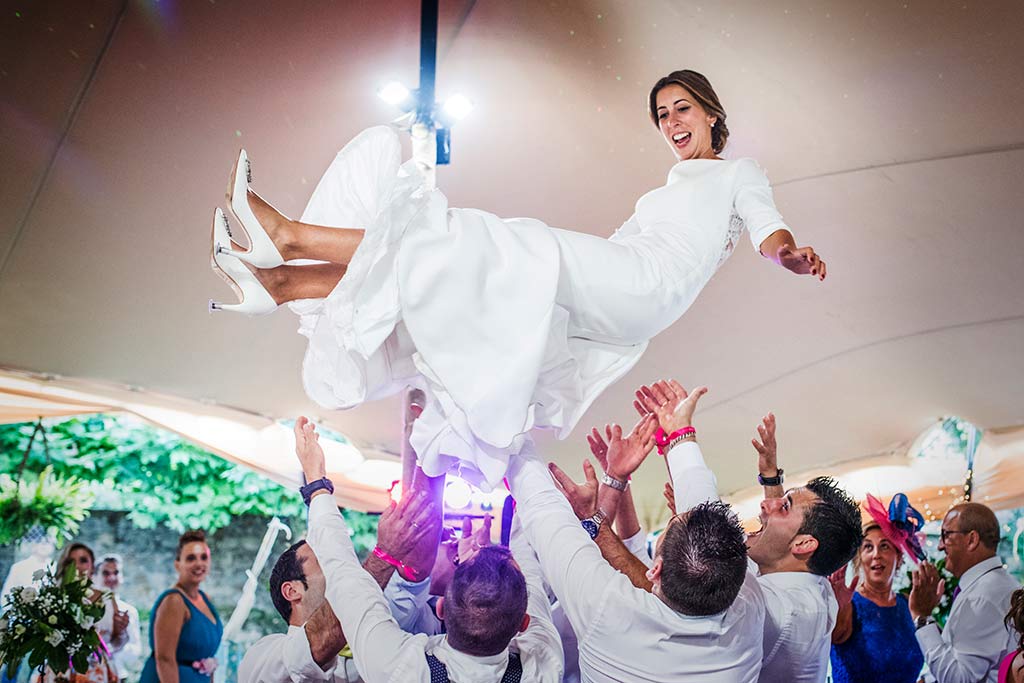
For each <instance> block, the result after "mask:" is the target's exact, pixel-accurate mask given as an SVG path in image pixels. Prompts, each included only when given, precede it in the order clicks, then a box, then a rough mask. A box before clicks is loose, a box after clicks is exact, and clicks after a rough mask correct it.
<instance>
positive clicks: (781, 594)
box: [747, 413, 863, 683]
mask: <svg viewBox="0 0 1024 683" xmlns="http://www.w3.org/2000/svg"><path fill="white" fill-rule="evenodd" d="M775 426H776V423H775V416H774V415H772V414H771V413H769V414H768V415H767V416H766V417H765V418H764V419H763V420H762V424H760V425H758V434H759V437H760V439H759V440H754V441H753V445H754V448H755V449H756V450H757V452H758V481H759V483H761V484H762V486H764V494H765V498H764V500H763V501H762V502H761V514H760V521H761V529H760V530H759V531H756V532H754V533H751V534H748V536H747V548H748V549H749V552H750V560H751V562H753V563H754V565H756V570H755V571H756V573H757V575H758V582H759V583H760V584H761V589H762V590H763V591H764V598H765V627H764V660H763V663H762V667H761V680H762V681H781V680H785V681H788V682H790V683H814V682H817V681H822V680H824V679H825V675H826V673H827V671H828V665H829V652H830V650H831V645H832V639H831V635H832V629H833V628H834V627H835V623H836V618H837V616H838V612H839V605H838V603H837V602H836V598H835V593H834V592H833V590H832V587H831V584H830V583H829V580H828V577H829V575H830V574H831V573H832V572H834V571H835V570H837V569H839V568H840V567H842V566H844V565H846V563H847V562H849V561H850V559H851V558H852V557H853V556H854V554H855V553H856V552H857V549H858V548H859V547H860V544H861V541H862V539H863V534H862V533H861V516H860V508H859V506H858V505H857V503H856V501H855V500H854V499H853V498H852V497H851V496H850V495H849V494H848V493H846V492H845V491H843V490H842V489H840V488H839V487H838V486H837V485H836V482H835V480H833V479H832V478H830V477H817V478H815V479H812V480H811V481H809V482H807V484H806V485H805V486H800V487H797V488H793V489H789V490H788V491H787V490H785V489H784V488H783V486H782V475H783V471H782V470H781V469H779V467H778V457H777V445H776V438H775Z"/></svg>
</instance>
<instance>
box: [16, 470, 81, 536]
mask: <svg viewBox="0 0 1024 683" xmlns="http://www.w3.org/2000/svg"><path fill="white" fill-rule="evenodd" d="M87 486H88V485H87V484H86V482H83V481H80V480H79V479H77V478H76V477H74V476H56V477H55V476H53V466H52V465H51V466H47V467H44V468H43V470H42V471H41V472H40V473H39V474H37V475H33V474H31V473H29V472H26V473H25V474H24V475H23V477H22V479H21V480H16V479H15V478H13V477H11V476H10V475H8V474H0V519H2V520H4V523H3V526H2V527H0V545H10V544H12V543H15V542H17V541H18V540H19V539H21V538H22V537H24V536H26V535H27V534H28V532H29V530H30V529H32V528H33V527H35V526H38V527H41V528H42V529H43V531H44V532H46V534H47V535H49V536H52V537H53V538H55V539H56V540H57V544H58V546H59V545H61V544H63V542H64V540H65V539H70V538H72V537H73V536H74V535H75V533H76V532H77V531H78V525H79V523H80V522H81V521H82V520H83V519H85V517H86V516H87V515H88V514H89V511H88V508H89V506H90V505H91V504H92V501H93V494H92V493H91V492H90V491H89V490H88V489H87Z"/></svg>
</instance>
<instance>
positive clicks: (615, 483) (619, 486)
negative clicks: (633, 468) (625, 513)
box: [601, 473, 629, 491]
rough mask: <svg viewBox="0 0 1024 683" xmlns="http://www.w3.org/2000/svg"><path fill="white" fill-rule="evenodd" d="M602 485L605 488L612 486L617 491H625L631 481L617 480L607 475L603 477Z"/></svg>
mask: <svg viewBox="0 0 1024 683" xmlns="http://www.w3.org/2000/svg"><path fill="white" fill-rule="evenodd" d="M601 483H602V484H604V485H605V486H611V487H612V488H613V489H615V490H616V491H625V490H626V487H627V486H628V485H629V480H628V479H627V480H626V481H621V480H619V479H615V478H614V477H612V476H611V475H610V474H607V473H605V475H604V476H603V477H601Z"/></svg>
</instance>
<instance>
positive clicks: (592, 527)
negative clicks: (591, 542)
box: [580, 519, 600, 539]
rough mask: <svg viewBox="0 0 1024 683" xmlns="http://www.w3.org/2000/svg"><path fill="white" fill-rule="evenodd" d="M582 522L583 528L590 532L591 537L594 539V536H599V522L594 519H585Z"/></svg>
mask: <svg viewBox="0 0 1024 683" xmlns="http://www.w3.org/2000/svg"><path fill="white" fill-rule="evenodd" d="M580 524H582V525H583V529H584V530H585V531H586V532H587V533H588V534H590V538H592V539H593V538H597V532H598V531H599V530H600V527H598V526H597V524H595V523H594V520H592V519H585V520H583V521H582V522H580Z"/></svg>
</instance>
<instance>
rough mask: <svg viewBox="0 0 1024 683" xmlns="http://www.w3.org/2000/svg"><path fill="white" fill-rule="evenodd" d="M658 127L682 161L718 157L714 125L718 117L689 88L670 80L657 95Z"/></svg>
mask: <svg viewBox="0 0 1024 683" xmlns="http://www.w3.org/2000/svg"><path fill="white" fill-rule="evenodd" d="M657 104H658V109H657V116H658V129H659V130H660V131H661V134H662V136H663V137H664V138H665V142H667V143H668V146H669V147H671V148H672V152H673V154H675V155H676V158H677V159H679V160H680V161H684V160H686V159H715V158H717V155H716V154H715V151H714V149H712V147H711V127H712V126H713V125H714V123H715V120H716V119H715V117H714V116H711V115H710V114H708V113H707V112H706V111H705V110H704V108H703V107H702V106H700V103H699V102H698V101H697V98H695V97H694V96H693V95H692V94H691V93H690V91H689V90H687V89H686V88H684V87H683V86H681V85H679V84H677V83H669V84H668V85H666V86H665V87H664V88H662V89H661V90H659V91H658V94H657Z"/></svg>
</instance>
